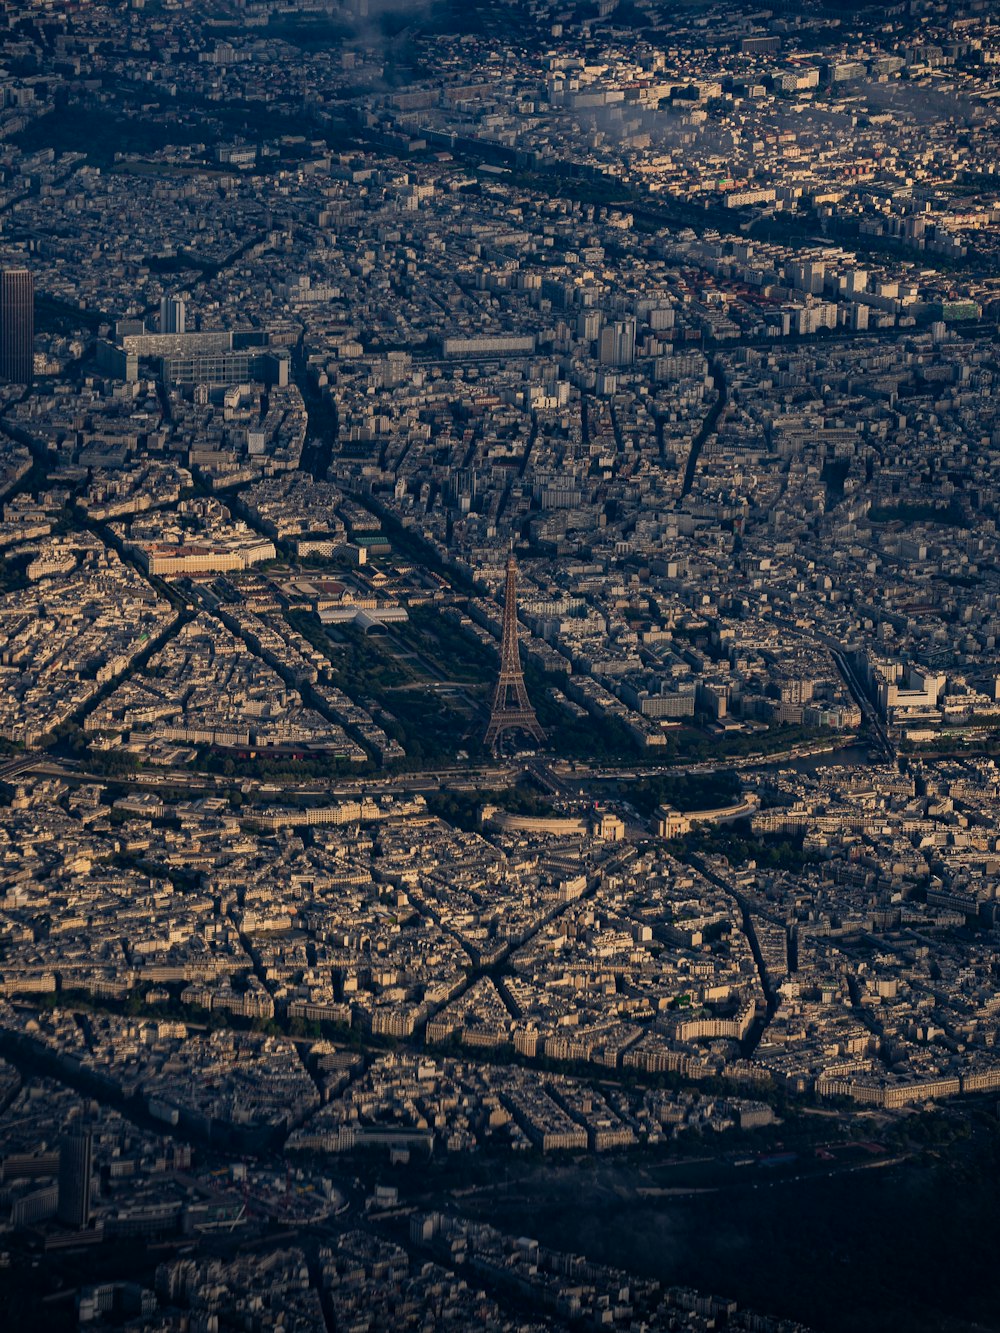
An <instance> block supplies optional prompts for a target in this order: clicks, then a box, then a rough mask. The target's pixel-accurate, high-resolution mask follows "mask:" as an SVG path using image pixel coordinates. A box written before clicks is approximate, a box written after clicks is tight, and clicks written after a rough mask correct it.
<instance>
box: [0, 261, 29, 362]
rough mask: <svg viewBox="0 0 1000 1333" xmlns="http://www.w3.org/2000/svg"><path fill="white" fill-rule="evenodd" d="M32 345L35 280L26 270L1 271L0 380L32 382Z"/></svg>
mask: <svg viewBox="0 0 1000 1333" xmlns="http://www.w3.org/2000/svg"><path fill="white" fill-rule="evenodd" d="M34 344H35V282H34V279H33V278H32V276H31V273H30V272H29V271H28V269H26V268H6V269H4V270H3V271H2V272H0V379H2V380H6V381H7V382H8V383H10V384H30V383H31V373H32V368H33V365H34Z"/></svg>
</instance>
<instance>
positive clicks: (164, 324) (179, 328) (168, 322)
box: [160, 296, 187, 333]
mask: <svg viewBox="0 0 1000 1333" xmlns="http://www.w3.org/2000/svg"><path fill="white" fill-rule="evenodd" d="M186 310H187V307H186V306H185V304H184V298H183V297H182V296H165V297H164V298H163V300H162V301H161V302H160V332H161V333H183V332H184V322H185V317H186Z"/></svg>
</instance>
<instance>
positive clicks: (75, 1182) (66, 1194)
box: [56, 1131, 94, 1227]
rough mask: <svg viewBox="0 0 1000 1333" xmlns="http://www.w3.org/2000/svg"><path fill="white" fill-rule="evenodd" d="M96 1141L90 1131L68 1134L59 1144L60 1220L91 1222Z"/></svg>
mask: <svg viewBox="0 0 1000 1333" xmlns="http://www.w3.org/2000/svg"><path fill="white" fill-rule="evenodd" d="M93 1167H94V1140H93V1136H92V1135H91V1134H90V1133H88V1132H86V1131H85V1132H83V1133H80V1134H69V1135H67V1137H66V1138H64V1139H63V1141H62V1143H61V1144H60V1145H59V1202H58V1204H57V1205H56V1206H57V1215H58V1217H59V1221H60V1222H63V1223H65V1225H66V1226H69V1227H85V1226H86V1225H87V1223H88V1222H89V1221H90V1177H91V1173H92V1171H93Z"/></svg>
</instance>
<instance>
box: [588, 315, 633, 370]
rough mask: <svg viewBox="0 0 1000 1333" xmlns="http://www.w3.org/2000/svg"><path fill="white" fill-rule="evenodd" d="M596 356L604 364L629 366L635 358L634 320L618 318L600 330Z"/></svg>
mask: <svg viewBox="0 0 1000 1333" xmlns="http://www.w3.org/2000/svg"><path fill="white" fill-rule="evenodd" d="M597 350H598V358H599V360H600V362H601V364H602V365H604V366H630V365H631V364H632V362H633V361H634V360H635V320H634V319H618V320H615V322H614V323H613V324H609V325H608V326H607V328H605V329H604V330H603V331H602V332H601V340H600V343H599V344H598V349H597Z"/></svg>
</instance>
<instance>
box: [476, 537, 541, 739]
mask: <svg viewBox="0 0 1000 1333" xmlns="http://www.w3.org/2000/svg"><path fill="white" fill-rule="evenodd" d="M508 731H523V732H525V733H526V734H527V735H528V736H531V737H533V738H534V739H535V740H536V741H538V743H539V744H540V745H541V744H544V742H545V732H544V731H543V730H542V729H541V727H540V726H539V725H538V718H537V717H536V716H535V710H534V709H533V708H532V706H531V700H530V699H529V698H528V691H527V689H526V687H525V684H524V673H523V672H522V670H521V655H520V651H519V647H518V639H517V561H516V560H515V559H514V552H513V551H511V553H510V555H509V557H508V559H507V585H506V588H505V590H504V598H503V637H502V639H501V642H500V675H499V677H498V678H497V687H496V691H495V692H494V695H493V706H492V708H491V710H490V723H489V726H488V727H487V728H486V737H485V744H486V747H487V749H490V750H496V749H497V747H498V745H499V742H500V738H501V736H503V735H504V733H505V732H508Z"/></svg>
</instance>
